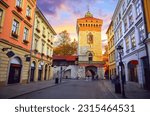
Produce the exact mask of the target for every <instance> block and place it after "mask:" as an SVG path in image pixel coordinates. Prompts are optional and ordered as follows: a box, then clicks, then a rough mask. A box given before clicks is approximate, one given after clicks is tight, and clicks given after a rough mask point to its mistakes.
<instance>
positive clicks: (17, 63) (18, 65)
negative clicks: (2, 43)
mask: <svg viewBox="0 0 150 116" xmlns="http://www.w3.org/2000/svg"><path fill="white" fill-rule="evenodd" d="M21 69H22V62H21V59H20V58H19V57H15V58H13V59H12V60H11V61H10V69H9V76H8V84H14V83H19V82H20V77H21V76H20V75H21Z"/></svg>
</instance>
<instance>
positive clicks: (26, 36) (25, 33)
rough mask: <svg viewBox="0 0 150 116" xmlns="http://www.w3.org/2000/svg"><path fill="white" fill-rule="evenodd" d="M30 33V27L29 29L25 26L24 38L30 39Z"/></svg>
mask: <svg viewBox="0 0 150 116" xmlns="http://www.w3.org/2000/svg"><path fill="white" fill-rule="evenodd" d="M28 33H29V29H27V28H26V27H25V28H24V36H23V40H27V39H28Z"/></svg>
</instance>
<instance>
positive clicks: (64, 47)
mask: <svg viewBox="0 0 150 116" xmlns="http://www.w3.org/2000/svg"><path fill="white" fill-rule="evenodd" d="M57 43H58V46H57V47H55V48H54V55H65V56H66V55H74V54H76V53H77V41H76V40H75V39H74V41H73V42H72V41H71V38H70V35H69V33H68V32H67V31H66V30H65V31H62V32H61V33H59V39H58V41H57Z"/></svg>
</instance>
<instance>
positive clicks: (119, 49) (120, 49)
mask: <svg viewBox="0 0 150 116" xmlns="http://www.w3.org/2000/svg"><path fill="white" fill-rule="evenodd" d="M117 51H118V53H119V58H120V62H119V66H120V67H121V86H122V87H121V88H122V97H123V98H125V97H126V96H125V91H124V82H125V79H124V78H125V77H124V76H123V62H122V57H121V54H122V53H123V47H122V46H120V45H119V46H118V47H117Z"/></svg>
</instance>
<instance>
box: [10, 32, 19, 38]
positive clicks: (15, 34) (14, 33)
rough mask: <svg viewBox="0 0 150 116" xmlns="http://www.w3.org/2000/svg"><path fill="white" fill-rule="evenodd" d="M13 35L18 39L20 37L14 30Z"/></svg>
mask: <svg viewBox="0 0 150 116" xmlns="http://www.w3.org/2000/svg"><path fill="white" fill-rule="evenodd" d="M11 35H12V36H13V37H14V38H16V39H17V38H18V34H17V32H13V31H12V32H11Z"/></svg>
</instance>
